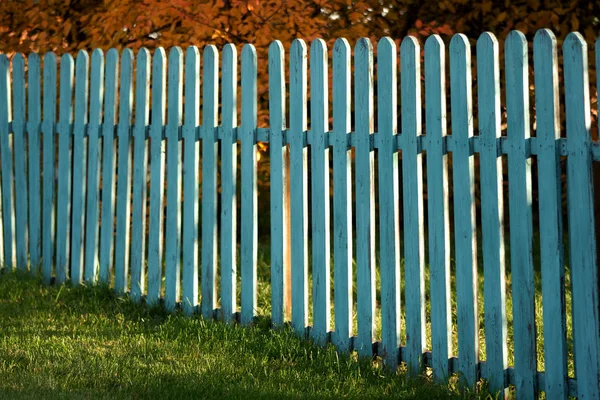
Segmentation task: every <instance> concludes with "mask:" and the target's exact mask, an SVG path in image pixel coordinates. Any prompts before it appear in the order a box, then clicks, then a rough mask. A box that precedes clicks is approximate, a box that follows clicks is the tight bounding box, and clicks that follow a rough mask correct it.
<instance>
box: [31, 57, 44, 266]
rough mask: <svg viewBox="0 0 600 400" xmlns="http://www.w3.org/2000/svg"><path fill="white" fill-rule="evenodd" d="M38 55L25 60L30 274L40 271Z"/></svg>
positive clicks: (39, 86)
mask: <svg viewBox="0 0 600 400" xmlns="http://www.w3.org/2000/svg"><path fill="white" fill-rule="evenodd" d="M41 82H42V79H41V76H40V56H39V55H38V54H37V53H31V54H30V55H29V57H28V59H27V86H28V87H27V101H28V122H27V138H28V145H27V148H28V156H27V161H28V165H27V173H28V183H29V187H28V189H29V201H28V206H29V219H28V223H29V230H28V235H29V271H30V272H31V274H32V275H35V274H38V273H39V272H40V267H41V264H40V261H41V253H42V240H41V239H42V235H41V229H40V228H41V211H42V210H41V198H40V196H41V195H42V191H41V189H42V188H41V187H40V178H41V175H40V164H41V162H42V160H41V158H40V130H41V121H42V108H41V106H42V104H41V100H42V98H41V91H40V89H41Z"/></svg>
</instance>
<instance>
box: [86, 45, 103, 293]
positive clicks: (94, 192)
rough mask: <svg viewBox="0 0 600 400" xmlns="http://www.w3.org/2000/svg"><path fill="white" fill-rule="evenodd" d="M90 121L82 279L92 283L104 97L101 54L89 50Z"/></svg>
mask: <svg viewBox="0 0 600 400" xmlns="http://www.w3.org/2000/svg"><path fill="white" fill-rule="evenodd" d="M90 80H91V87H90V123H89V126H88V166H87V173H88V175H87V199H86V216H85V264H84V271H85V281H86V282H87V283H96V282H97V275H98V208H99V204H98V197H99V194H100V156H101V154H100V146H99V144H100V137H99V136H100V124H101V122H102V100H103V97H104V53H103V52H102V51H101V50H98V49H96V50H94V52H93V53H92V71H91V78H90Z"/></svg>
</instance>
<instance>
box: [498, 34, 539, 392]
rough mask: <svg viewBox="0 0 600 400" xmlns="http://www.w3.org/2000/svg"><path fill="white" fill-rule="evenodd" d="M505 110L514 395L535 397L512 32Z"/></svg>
mask: <svg viewBox="0 0 600 400" xmlns="http://www.w3.org/2000/svg"><path fill="white" fill-rule="evenodd" d="M505 53H506V56H505V62H506V71H507V73H506V113H507V117H508V121H507V122H508V138H509V140H510V142H509V143H510V145H509V146H510V148H509V154H508V183H509V190H508V194H509V198H508V200H509V207H510V265H511V272H512V292H513V327H514V341H515V386H516V389H517V393H518V396H519V398H523V399H527V398H534V397H535V384H536V381H535V373H536V350H535V336H536V335H535V303H534V301H535V300H534V296H535V287H534V281H533V239H532V216H531V163H530V162H529V161H528V160H527V154H526V153H525V152H526V149H525V141H526V140H527V139H528V138H529V136H530V133H529V127H530V121H529V78H528V57H527V40H526V39H525V35H523V34H522V33H520V32H516V31H513V32H511V33H510V34H509V35H508V38H507V39H506V42H505Z"/></svg>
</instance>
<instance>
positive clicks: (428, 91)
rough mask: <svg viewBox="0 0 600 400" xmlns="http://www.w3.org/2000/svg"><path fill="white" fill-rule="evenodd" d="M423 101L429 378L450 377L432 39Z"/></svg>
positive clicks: (437, 72)
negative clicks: (427, 223)
mask: <svg viewBox="0 0 600 400" xmlns="http://www.w3.org/2000/svg"><path fill="white" fill-rule="evenodd" d="M425 101H426V107H425V109H426V123H425V127H426V128H427V132H426V133H427V135H426V138H428V141H427V207H428V209H427V212H428V214H429V215H432V216H435V218H428V222H429V269H430V296H431V345H432V355H431V357H432V362H431V363H432V367H433V376H434V377H435V379H436V380H437V381H445V380H446V379H447V378H448V377H449V376H450V371H449V369H448V358H449V356H450V355H451V354H452V336H451V335H452V314H451V310H450V304H451V303H450V293H451V292H450V212H449V204H448V156H447V155H446V154H444V139H445V138H446V124H447V119H446V49H445V46H444V42H443V41H442V39H441V38H440V37H439V36H437V35H433V36H431V37H430V38H429V39H427V41H426V42H425Z"/></svg>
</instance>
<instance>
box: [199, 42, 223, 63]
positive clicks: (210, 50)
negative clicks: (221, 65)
mask: <svg viewBox="0 0 600 400" xmlns="http://www.w3.org/2000/svg"><path fill="white" fill-rule="evenodd" d="M202 55H203V57H204V62H205V63H206V62H211V61H212V60H218V59H219V51H218V50H217V47H216V46H215V45H214V44H209V45H207V46H205V47H204V50H203V54H202Z"/></svg>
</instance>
